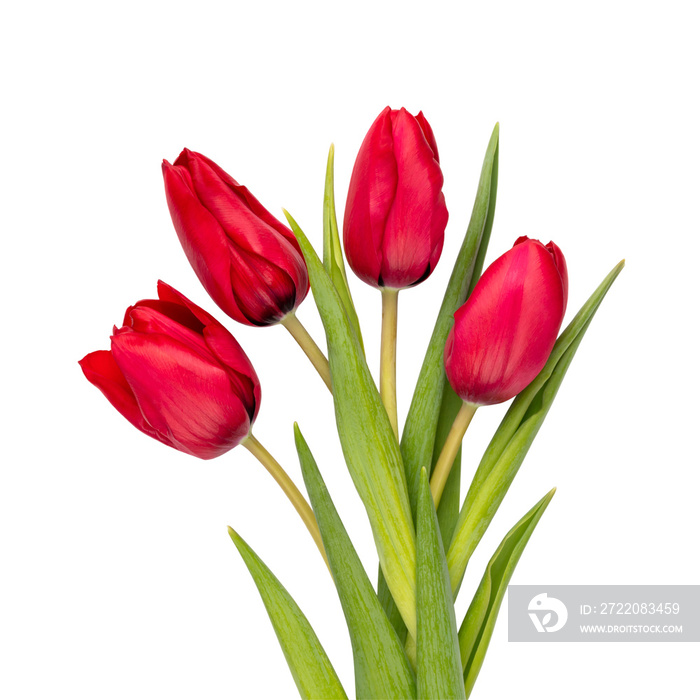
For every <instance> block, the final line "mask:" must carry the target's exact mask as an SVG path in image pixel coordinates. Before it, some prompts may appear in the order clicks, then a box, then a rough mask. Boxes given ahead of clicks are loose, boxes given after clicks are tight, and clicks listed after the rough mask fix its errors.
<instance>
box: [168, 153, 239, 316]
mask: <svg viewBox="0 0 700 700" xmlns="http://www.w3.org/2000/svg"><path fill="white" fill-rule="evenodd" d="M163 177H164V180H165V194H166V198H167V201H168V208H169V209H170V215H171V217H172V220H173V224H174V226H175V230H176V231H177V235H178V238H179V239H180V243H181V245H182V247H183V249H184V251H185V254H186V255H187V259H188V260H189V261H190V265H192V267H193V269H194V271H195V273H196V274H197V277H198V278H199V281H200V282H201V283H202V284H203V285H204V288H205V289H206V290H207V292H208V293H209V295H210V296H211V297H212V299H213V300H214V301H215V302H216V303H217V304H218V305H219V306H220V307H221V308H222V309H223V310H224V311H225V312H226V313H227V314H228V315H229V316H231V317H232V318H234V319H236V320H237V321H243V322H245V320H244V319H243V316H242V314H241V313H240V310H239V309H238V307H237V306H236V302H235V300H234V298H233V295H232V294H231V282H230V280H231V276H230V267H231V261H230V257H229V254H228V245H229V244H228V238H227V236H226V234H225V232H224V230H223V229H222V228H221V226H220V225H219V223H218V222H217V220H216V218H215V217H214V216H212V214H211V213H210V212H209V211H208V210H207V209H206V208H205V207H204V206H203V205H202V203H201V202H200V201H199V199H198V198H197V196H196V195H195V193H194V186H193V184H192V179H191V177H190V174H189V172H188V171H187V170H186V169H185V168H184V167H182V166H172V165H170V164H169V163H167V162H164V163H163Z"/></svg>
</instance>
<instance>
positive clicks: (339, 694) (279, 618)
mask: <svg viewBox="0 0 700 700" xmlns="http://www.w3.org/2000/svg"><path fill="white" fill-rule="evenodd" d="M228 532H229V535H230V536H231V539H232V540H233V543H234V544H235V545H236V547H237V548H238V551H239V552H240V554H241V557H242V558H243V561H244V562H245V564H246V566H247V567H248V571H250V575H251V576H252V577H253V581H255V585H256V586H257V588H258V591H259V592H260V597H261V598H262V601H263V603H264V604H265V608H266V609H267V614H268V615H269V616H270V622H272V626H273V628H274V630H275V634H276V635H277V639H278V640H279V643H280V646H281V647H282V651H283V652H284V656H285V658H286V659H287V664H288V665H289V670H290V671H291V672H292V677H293V678H294V682H295V683H296V686H297V689H298V691H299V695H300V696H301V697H302V698H304V699H305V700H306V699H307V698H308V700H318V698H324V699H325V698H328V700H336V699H337V700H347V695H346V694H345V691H344V690H343V686H342V685H341V683H340V680H338V676H337V675H336V673H335V670H334V668H333V665H332V664H331V662H330V660H329V659H328V656H327V655H326V652H325V651H324V650H323V647H322V646H321V642H319V641H318V637H317V636H316V633H315V632H314V631H313V629H312V627H311V625H310V624H309V621H308V620H307V619H306V617H305V616H304V613H303V612H302V611H301V610H300V609H299V606H298V605H297V604H296V603H295V602H294V599H293V598H292V596H290V595H289V593H288V592H287V590H286V589H285V588H284V586H282V584H281V583H280V582H279V581H278V580H277V578H276V577H275V575H274V574H273V573H272V572H271V571H270V569H268V568H267V566H265V564H264V563H263V561H262V560H261V559H260V557H258V555H257V554H256V553H255V552H254V551H253V550H252V549H251V548H250V547H249V546H248V544H247V543H246V542H245V541H244V540H243V538H242V537H241V536H240V535H239V534H238V533H236V532H235V531H234V530H232V529H231V528H229V529H228Z"/></svg>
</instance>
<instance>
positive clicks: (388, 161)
mask: <svg viewBox="0 0 700 700" xmlns="http://www.w3.org/2000/svg"><path fill="white" fill-rule="evenodd" d="M442 183H443V177H442V171H441V170H440V165H439V159H438V150H437V145H436V143H435V137H434V135H433V131H432V129H431V128H430V125H429V124H428V122H427V120H426V119H425V117H424V116H423V113H422V112H419V113H418V115H416V116H415V117H414V116H413V115H411V114H409V113H408V112H407V111H406V110H405V109H400V110H395V109H394V110H392V109H390V108H389V107H387V108H386V109H385V110H384V111H383V112H382V113H381V114H380V115H379V116H378V117H377V119H376V120H375V122H374V124H372V126H371V127H370V129H369V131H368V132H367V135H366V136H365V139H364V141H363V142H362V146H360V151H359V153H358V154H357V160H356V161H355V167H354V168H353V171H352V177H351V179H350V188H349V190H348V199H347V205H346V207H345V220H344V224H343V240H344V246H345V254H346V256H347V259H348V263H349V265H350V267H351V268H352V269H353V271H354V272H355V274H356V275H357V276H358V277H359V278H360V279H362V280H363V281H365V282H367V284H371V285H372V286H374V287H378V288H382V287H389V288H393V289H403V288H406V287H411V286H413V285H416V284H418V283H419V282H422V281H423V280H424V279H426V278H427V277H428V276H429V275H430V273H431V272H432V271H433V269H434V268H435V265H436V264H437V262H438V260H439V258H440V253H441V252H442V244H443V239H444V234H445V226H446V225H447V208H446V207H445V197H444V195H443V194H442Z"/></svg>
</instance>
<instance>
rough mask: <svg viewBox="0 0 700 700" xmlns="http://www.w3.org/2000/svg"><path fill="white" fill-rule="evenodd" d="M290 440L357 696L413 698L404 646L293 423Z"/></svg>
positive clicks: (413, 684)
mask: <svg viewBox="0 0 700 700" xmlns="http://www.w3.org/2000/svg"><path fill="white" fill-rule="evenodd" d="M294 440H295V442H296V447H297V452H298V454H299V462H300V464H301V471H302V473H303V475H304V482H305V483H306V489H307V491H308V493H309V498H310V500H311V505H312V507H313V509H314V512H315V513H316V519H317V521H318V526H319V528H320V530H321V535H322V537H323V545H324V547H325V549H326V554H327V555H328V562H329V566H330V569H331V573H332V574H333V580H334V581H335V586H336V589H337V591H338V597H339V598H340V603H341V605H342V608H343V613H344V614H345V620H346V622H347V625H348V631H349V632H350V641H351V643H352V652H353V659H354V662H355V688H356V694H357V697H358V698H386V699H387V700H390V699H392V700H393V699H395V700H404V698H415V696H416V683H415V679H414V677H413V671H412V670H411V667H410V665H409V663H408V659H407V658H406V654H405V652H404V649H403V645H402V644H401V642H400V641H399V638H398V637H397V635H396V632H395V631H394V628H393V627H392V626H391V624H390V622H389V620H388V619H387V616H386V615H385V614H384V610H383V609H382V606H381V604H380V603H379V599H378V598H377V595H376V593H375V592H374V589H373V588H372V584H371V582H370V580H369V578H368V577H367V574H366V572H365V570H364V568H363V566H362V562H361V561H360V558H359V557H358V556H357V552H356V551H355V548H354V547H353V545H352V542H351V541H350V537H349V536H348V533H347V532H346V530H345V527H344V526H343V523H342V521H341V519H340V516H339V515H338V511H337V510H336V509H335V506H334V505H333V501H332V499H331V497H330V494H329V493H328V489H327V488H326V485H325V483H324V481H323V477H322V476H321V473H320V472H319V469H318V466H317V465H316V461H315V460H314V458H313V455H312V454H311V450H310V449H309V446H308V445H307V443H306V440H304V436H303V435H302V434H301V431H300V430H299V427H298V426H297V425H296V424H295V425H294Z"/></svg>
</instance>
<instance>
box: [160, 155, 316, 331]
mask: <svg viewBox="0 0 700 700" xmlns="http://www.w3.org/2000/svg"><path fill="white" fill-rule="evenodd" d="M163 177H164V179H165V194H166V198H167V201H168V207H169V208H170V215H171V216H172V219H173V223H174V225H175V230H176V231H177V235H178V237H179V239H180V243H181V244H182V247H183V248H184V250H185V254H186V255H187V258H188V260H189V261H190V264H191V265H192V267H193V268H194V271H195V272H196V274H197V277H199V280H200V282H201V283H202V284H203V285H204V288H205V289H206V290H207V292H209V295H210V296H211V298H212V299H213V300H214V301H215V302H216V303H217V304H218V305H219V306H220V307H221V309H222V310H223V311H224V312H225V313H227V314H228V315H229V316H230V317H231V318H233V319H234V320H235V321H238V322H239V323H245V324H246V325H249V326H269V325H272V324H275V323H277V322H279V321H281V320H282V319H283V318H284V317H285V316H287V315H288V314H289V313H290V312H293V311H294V309H296V307H297V306H298V305H299V304H300V303H301V302H302V301H303V300H304V297H306V294H307V292H308V291H309V276H308V273H307V270H306V264H305V262H304V258H303V256H302V254H301V250H300V248H299V244H298V243H297V242H296V239H295V238H294V234H293V233H292V232H291V231H290V230H289V229H288V228H287V227H286V226H284V225H283V224H282V223H280V222H279V221H278V220H277V219H276V218H275V217H274V216H272V214H270V212H268V211H267V209H265V207H263V206H262V204H260V202H258V200H257V199H256V198H255V197H253V195H252V194H251V193H250V192H249V191H248V189H247V188H245V187H243V186H242V185H239V184H238V183H237V182H236V181H235V180H234V179H233V178H232V177H231V176H230V175H228V174H227V173H226V172H224V171H223V170H222V169H221V168H220V167H219V166H218V165H217V164H216V163H214V162H213V161H211V160H209V158H206V157H205V156H203V155H201V154H200V153H195V152H193V151H189V150H187V149H185V150H184V151H183V152H182V153H181V154H180V156H179V157H178V158H177V160H176V161H175V163H174V164H173V165H171V164H170V163H168V162H167V161H163Z"/></svg>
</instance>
